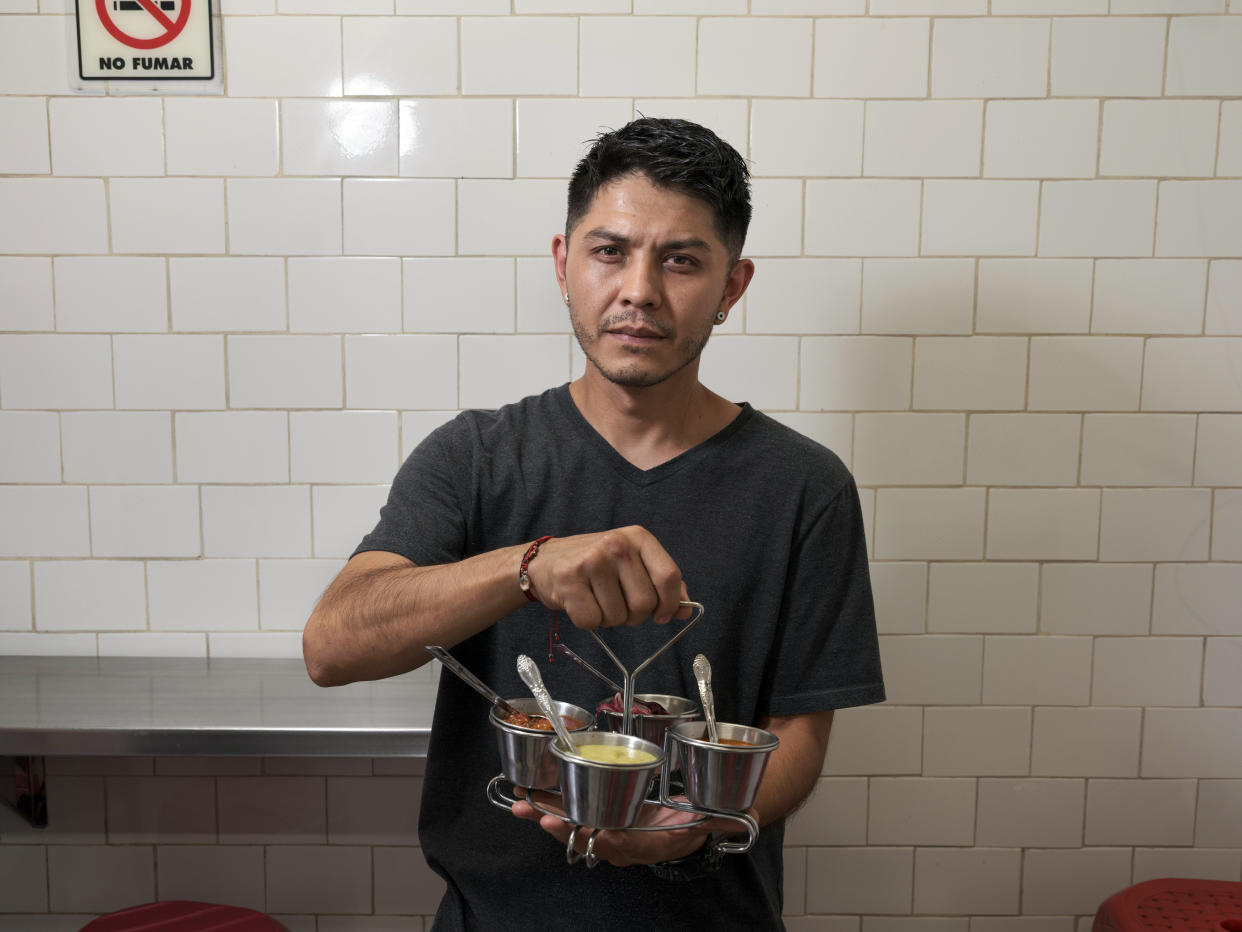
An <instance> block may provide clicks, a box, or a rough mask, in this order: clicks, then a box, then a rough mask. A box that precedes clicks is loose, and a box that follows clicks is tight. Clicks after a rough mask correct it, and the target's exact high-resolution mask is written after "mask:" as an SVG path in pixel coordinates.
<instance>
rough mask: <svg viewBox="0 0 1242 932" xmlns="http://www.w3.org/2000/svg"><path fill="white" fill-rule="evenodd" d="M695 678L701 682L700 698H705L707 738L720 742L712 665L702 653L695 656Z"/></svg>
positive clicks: (712, 741)
mask: <svg viewBox="0 0 1242 932" xmlns="http://www.w3.org/2000/svg"><path fill="white" fill-rule="evenodd" d="M694 678H695V679H696V680H698V683H699V698H700V699H702V700H703V717H704V718H705V719H707V740H708V741H710V742H711V743H712V744H718V743H719V742H720V738H719V735H718V734H717V732H716V699H715V697H714V696H713V695H712V665H711V664H710V663H708V660H707V658H706V657H705V656H703V655H702V654H699V655H698V656H696V657H695V658H694Z"/></svg>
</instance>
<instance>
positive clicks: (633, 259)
mask: <svg viewBox="0 0 1242 932" xmlns="http://www.w3.org/2000/svg"><path fill="white" fill-rule="evenodd" d="M659 273H660V263H659V261H658V260H656V259H655V258H653V257H649V256H647V255H645V254H644V253H642V252H635V253H633V254H632V255H631V256H630V260H629V261H628V262H626V263H625V266H624V267H623V269H622V271H621V292H620V297H621V302H622V303H623V304H625V305H627V306H629V307H656V306H658V305H659V303H660V296H661V291H660V288H661V280H660V274H659Z"/></svg>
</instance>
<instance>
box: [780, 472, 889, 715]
mask: <svg viewBox="0 0 1242 932" xmlns="http://www.w3.org/2000/svg"><path fill="white" fill-rule="evenodd" d="M786 592H787V597H786V604H785V606H784V610H783V611H782V613H781V614H782V618H783V619H784V622H783V624H782V626H781V630H780V633H779V636H778V638H777V643H776V660H775V663H774V664H773V665H772V667H771V668H770V675H771V677H772V679H771V691H770V693H769V695H770V697H771V698H770V701H769V708H768V713H769V714H771V715H799V714H803V713H807V712H818V711H823V710H827V709H840V708H846V707H849V706H856V705H867V704H870V703H874V702H883V701H884V698H885V696H884V681H883V675H882V672H881V668H880V652H879V639H878V637H877V635H876V625H875V608H874V605H873V602H872V596H871V579H870V573H869V571H868V563H867V546H866V534H865V530H864V527H863V518H862V508H861V506H860V504H859V500H858V489H857V487H856V486H855V484H854V482H853V480H852V479H851V480H850V481H849V482H847V483H846V484H845V485H844V486H842V487H841V488H840V489H839V491H838V492H837V494H836V495H835V496H834V497H833V498H832V500H831V501H830V502H829V503H828V505H827V507H825V508H823V509H822V511H821V512H820V513H819V514H818V515H816V516H815V517H814V518H813V519H812V520H811V521H810V522H809V524H808V525H807V529H806V532H805V534H804V535H803V538H802V540H801V542H800V543H799V544H798V545H797V546H795V547H794V548H793V555H792V559H791V562H790V568H789V579H788V586H787V589H786Z"/></svg>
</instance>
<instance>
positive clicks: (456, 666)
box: [427, 644, 517, 715]
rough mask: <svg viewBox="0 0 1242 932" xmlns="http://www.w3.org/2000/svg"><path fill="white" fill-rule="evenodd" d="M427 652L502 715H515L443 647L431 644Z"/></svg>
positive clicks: (488, 687)
mask: <svg viewBox="0 0 1242 932" xmlns="http://www.w3.org/2000/svg"><path fill="white" fill-rule="evenodd" d="M427 651H428V652H429V653H430V654H431V655H432V656H433V657H435V658H436V659H437V660H439V661H440V663H442V664H444V665H445V666H446V667H448V668H449V669H450V670H452V671H453V672H454V673H456V674H457V675H458V676H460V677H461V678H462V679H463V680H465V682H466V683H467V684H468V685H469V686H471V687H473V688H474V690H475V692H477V693H478V694H479V695H481V696H482V697H483V698H484V699H487V700H489V701H490V702H491V703H492V705H494V706H495V707H496V708H498V709H500V712H501V714H502V715H516V714H517V709H515V708H513V706H511V705H509V703H507V702H505V700H504V699H502V698H501V697H500V694H499V693H497V692H496V691H495V690H494V689H492V688H491V687H490V686H488V685H487V684H486V683H484V682H483V681H482V680H481V679H479V678H478V677H477V676H475V675H474V674H473V673H471V672H470V671H469V670H467V669H466V668H465V667H464V666H462V664H461V661H460V660H458V659H457V658H456V657H454V656H453V655H452V654H450V653H449V652H448V651H446V650H445V649H444V648H443V647H437V646H436V645H434V644H432V645H430V646H429V647H428V648H427Z"/></svg>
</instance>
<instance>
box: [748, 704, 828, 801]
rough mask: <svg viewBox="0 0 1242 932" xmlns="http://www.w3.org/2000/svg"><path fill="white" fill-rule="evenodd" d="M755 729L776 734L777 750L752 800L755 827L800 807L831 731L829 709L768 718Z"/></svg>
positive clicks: (820, 766) (812, 784) (821, 763)
mask: <svg viewBox="0 0 1242 932" xmlns="http://www.w3.org/2000/svg"><path fill="white" fill-rule="evenodd" d="M759 727H760V728H764V729H766V730H768V731H770V732H772V734H774V735H776V737H778V738H779V739H780V741H781V744H780V747H778V748H777V749H776V750H775V751H773V752H772V756H771V757H770V758H769V759H768V768H767V770H766V771H765V772H764V775H763V783H762V784H761V785H760V787H759V793H758V795H757V796H756V797H755V803H754V810H755V812H756V813H757V817H758V820H759V825H760V826H764V825H770V824H771V823H773V822H776V821H779V820H780V819H783V818H784V817H785V816H787V815H789V814H790V813H791V812H793V811H794V810H795V809H797V808H798V807H799V806H801V805H802V803H803V802H804V801H805V800H806V798H807V797H808V796H810V794H811V790H813V789H814V788H815V782H816V780H818V779H819V774H820V771H821V770H822V769H823V766H824V754H825V753H826V752H827V750H828V733H829V731H831V729H832V710H831V709H829V710H828V711H826V712H809V713H807V714H805V715H772V716H768V717H766V718H763V719H761V720H760V722H759Z"/></svg>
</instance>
